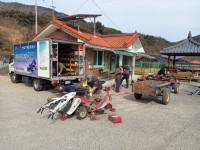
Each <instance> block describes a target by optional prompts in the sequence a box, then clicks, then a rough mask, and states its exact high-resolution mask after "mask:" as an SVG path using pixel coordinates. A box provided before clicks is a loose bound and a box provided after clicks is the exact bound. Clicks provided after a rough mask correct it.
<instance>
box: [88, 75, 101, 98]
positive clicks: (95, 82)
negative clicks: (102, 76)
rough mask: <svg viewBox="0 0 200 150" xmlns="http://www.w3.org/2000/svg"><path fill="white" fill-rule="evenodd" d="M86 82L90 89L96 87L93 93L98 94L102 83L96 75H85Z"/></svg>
mask: <svg viewBox="0 0 200 150" xmlns="http://www.w3.org/2000/svg"><path fill="white" fill-rule="evenodd" d="M87 84H88V87H89V89H90V90H91V91H92V89H93V88H95V87H96V88H97V89H96V90H95V91H94V94H100V92H101V90H102V84H101V82H100V80H99V79H98V78H97V77H94V76H92V75H87Z"/></svg>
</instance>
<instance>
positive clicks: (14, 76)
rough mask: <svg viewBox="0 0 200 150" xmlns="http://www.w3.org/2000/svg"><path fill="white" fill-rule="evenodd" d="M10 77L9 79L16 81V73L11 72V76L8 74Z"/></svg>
mask: <svg viewBox="0 0 200 150" xmlns="http://www.w3.org/2000/svg"><path fill="white" fill-rule="evenodd" d="M10 79H11V81H12V83H17V77H16V74H14V73H12V74H11V76H10Z"/></svg>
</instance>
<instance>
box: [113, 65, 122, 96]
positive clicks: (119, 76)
mask: <svg viewBox="0 0 200 150" xmlns="http://www.w3.org/2000/svg"><path fill="white" fill-rule="evenodd" d="M122 69H123V68H122V65H119V68H117V69H116V72H115V82H116V89H115V92H117V93H119V92H120V91H119V87H120V85H121V79H122V73H123V70H122Z"/></svg>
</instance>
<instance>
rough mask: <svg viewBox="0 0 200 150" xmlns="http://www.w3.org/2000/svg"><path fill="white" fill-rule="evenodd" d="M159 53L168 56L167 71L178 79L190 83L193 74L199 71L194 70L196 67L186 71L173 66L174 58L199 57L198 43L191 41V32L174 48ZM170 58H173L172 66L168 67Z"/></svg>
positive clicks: (164, 49) (199, 47)
mask: <svg viewBox="0 0 200 150" xmlns="http://www.w3.org/2000/svg"><path fill="white" fill-rule="evenodd" d="M160 53H161V54H162V55H167V56H168V71H169V72H170V74H171V75H175V76H176V77H177V78H178V79H189V80H190V81H191V78H192V76H193V74H194V72H195V71H200V70H199V69H197V70H195V68H197V67H195V68H194V67H193V68H192V69H188V70H187V69H184V68H181V69H180V68H178V67H177V66H176V65H175V60H176V56H200V43H198V42H196V41H194V40H193V39H192V36H191V32H189V34H188V38H187V39H186V40H184V41H183V42H181V43H179V44H176V45H174V46H170V47H167V48H163V49H162V50H161V51H160ZM171 57H173V66H170V58H171Z"/></svg>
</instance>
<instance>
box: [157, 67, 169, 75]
mask: <svg viewBox="0 0 200 150" xmlns="http://www.w3.org/2000/svg"><path fill="white" fill-rule="evenodd" d="M166 71H167V67H163V68H162V69H160V70H159V71H158V75H163V76H164V77H165V76H166V73H165V72H166Z"/></svg>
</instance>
